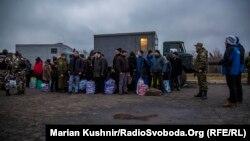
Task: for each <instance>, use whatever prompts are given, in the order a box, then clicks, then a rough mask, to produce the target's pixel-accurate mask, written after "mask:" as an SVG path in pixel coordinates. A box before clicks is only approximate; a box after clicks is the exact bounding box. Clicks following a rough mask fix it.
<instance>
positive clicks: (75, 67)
mask: <svg viewBox="0 0 250 141" xmlns="http://www.w3.org/2000/svg"><path fill="white" fill-rule="evenodd" d="M74 61H75V62H74ZM68 69H69V74H70V75H79V73H80V72H83V64H82V61H81V59H80V58H79V57H77V58H75V57H72V58H71V59H70V62H69V67H68Z"/></svg>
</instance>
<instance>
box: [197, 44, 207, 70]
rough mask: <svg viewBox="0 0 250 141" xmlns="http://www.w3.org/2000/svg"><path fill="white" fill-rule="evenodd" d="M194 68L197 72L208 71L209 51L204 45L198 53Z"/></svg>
mask: <svg viewBox="0 0 250 141" xmlns="http://www.w3.org/2000/svg"><path fill="white" fill-rule="evenodd" d="M194 68H195V71H196V72H197V71H199V70H202V71H203V72H206V71H207V69H208V52H207V50H206V49H205V48H203V47H202V48H201V49H200V50H199V51H198V55H197V57H196V60H195V62H194Z"/></svg>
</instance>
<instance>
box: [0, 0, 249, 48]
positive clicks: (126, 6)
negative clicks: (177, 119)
mask: <svg viewBox="0 0 250 141" xmlns="http://www.w3.org/2000/svg"><path fill="white" fill-rule="evenodd" d="M249 13H250V1H249V0H0V19H1V20H0V49H1V50H2V49H4V48H8V49H9V50H12V51H14V49H15V44H34V43H35V44H40V43H41V44H42V43H58V42H62V43H65V44H67V45H69V46H71V47H73V48H76V49H78V50H82V49H86V50H88V51H89V50H91V49H93V35H94V34H106V33H123V32H143V31H156V32H157V34H158V38H159V46H160V47H162V43H163V41H171V40H182V41H184V42H185V44H186V47H187V50H188V51H191V50H194V47H193V44H195V42H198V41H199V42H203V43H204V45H205V47H206V48H208V50H209V51H212V50H214V49H215V48H219V49H220V50H221V51H224V39H225V36H227V35H230V34H233V35H237V36H239V38H240V41H241V43H242V44H243V46H245V48H246V50H247V51H250V47H249V45H250V18H249V15H248V14H249Z"/></svg>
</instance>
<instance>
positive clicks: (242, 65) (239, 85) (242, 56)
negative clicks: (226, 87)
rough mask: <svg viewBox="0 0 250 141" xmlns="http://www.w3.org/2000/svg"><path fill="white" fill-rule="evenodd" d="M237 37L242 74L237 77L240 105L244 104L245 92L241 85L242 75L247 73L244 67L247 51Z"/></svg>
mask: <svg viewBox="0 0 250 141" xmlns="http://www.w3.org/2000/svg"><path fill="white" fill-rule="evenodd" d="M235 37H236V44H237V45H236V46H237V48H238V49H239V51H240V74H239V76H238V77H237V82H236V89H237V91H238V98H237V101H238V102H239V103H242V101H243V90H242V84H241V74H242V73H244V71H245V66H244V59H245V49H244V47H243V46H242V45H241V43H240V39H239V38H238V37H237V36H235Z"/></svg>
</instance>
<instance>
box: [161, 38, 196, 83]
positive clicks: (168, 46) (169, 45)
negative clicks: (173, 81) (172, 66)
mask: <svg viewBox="0 0 250 141" xmlns="http://www.w3.org/2000/svg"><path fill="white" fill-rule="evenodd" d="M174 52H178V54H179V57H180V59H181V61H182V67H183V72H182V76H181V85H182V86H183V85H184V84H185V83H186V80H187V77H186V73H193V70H194V66H193V56H192V55H191V54H189V53H186V49H185V46H184V42H182V41H167V42H164V43H163V55H164V56H167V58H168V59H169V58H170V57H171V56H172V54H173V53H174Z"/></svg>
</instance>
